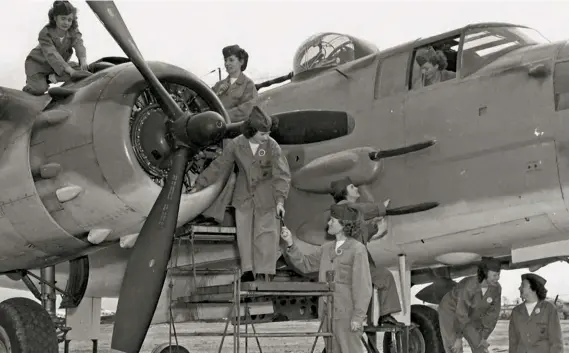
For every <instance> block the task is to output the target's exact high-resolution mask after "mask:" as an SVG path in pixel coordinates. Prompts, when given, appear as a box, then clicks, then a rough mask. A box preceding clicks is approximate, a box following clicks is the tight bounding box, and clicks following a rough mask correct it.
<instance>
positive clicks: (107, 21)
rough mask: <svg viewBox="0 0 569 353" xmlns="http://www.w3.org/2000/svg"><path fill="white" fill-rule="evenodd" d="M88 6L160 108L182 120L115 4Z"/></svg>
mask: <svg viewBox="0 0 569 353" xmlns="http://www.w3.org/2000/svg"><path fill="white" fill-rule="evenodd" d="M87 4H88V5H89V7H90V8H91V9H92V10H93V12H94V13H95V15H97V17H98V18H99V20H100V21H101V22H102V23H103V26H105V28H106V29H107V31H108V32H109V33H110V34H111V36H112V37H113V38H114V39H115V41H116V42H117V44H118V45H119V46H120V47H121V48H122V50H123V51H124V52H125V54H126V55H127V56H128V58H129V59H130V61H131V62H132V63H133V64H134V66H136V68H137V69H138V71H140V74H141V75H142V77H144V79H145V80H146V82H148V84H149V86H150V88H151V89H152V90H153V91H154V93H155V95H156V96H157V98H158V99H159V100H160V102H161V104H160V107H161V108H162V109H163V110H164V112H165V113H166V114H168V116H169V117H170V118H171V119H173V120H178V119H180V118H182V117H183V116H184V113H183V112H182V109H180V107H179V106H178V104H176V102H175V101H174V99H172V97H171V96H170V94H168V91H166V89H165V88H164V86H162V84H161V83H160V81H158V78H157V77H156V75H154V73H153V72H152V70H150V67H149V66H148V64H147V63H146V61H144V58H143V57H142V54H141V53H140V51H139V50H138V47H137V46H136V43H135V42H134V39H133V38H132V36H131V34H130V32H129V30H128V28H127V27H126V24H125V23H124V21H123V19H122V16H121V14H120V12H119V9H118V8H117V6H116V5H115V3H114V2H113V1H87Z"/></svg>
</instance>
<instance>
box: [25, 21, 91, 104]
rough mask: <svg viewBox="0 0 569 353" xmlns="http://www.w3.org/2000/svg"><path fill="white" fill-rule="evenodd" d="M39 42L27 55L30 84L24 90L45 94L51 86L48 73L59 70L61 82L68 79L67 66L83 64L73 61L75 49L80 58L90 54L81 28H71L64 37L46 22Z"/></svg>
mask: <svg viewBox="0 0 569 353" xmlns="http://www.w3.org/2000/svg"><path fill="white" fill-rule="evenodd" d="M38 42H39V44H38V45H37V46H36V47H35V48H34V49H32V50H31V51H30V53H29V54H28V56H27V57H26V62H25V71H26V86H25V87H24V89H23V90H24V91H25V92H28V93H31V94H35V95H41V94H43V93H45V91H47V89H48V88H49V83H48V81H47V80H48V76H49V75H50V74H52V73H55V75H56V78H57V80H58V82H61V81H66V80H68V79H69V75H68V74H67V73H66V72H65V69H66V68H69V67H71V68H73V69H78V68H79V65H78V64H77V63H74V62H69V59H70V58H71V55H73V49H75V54H76V55H77V58H85V57H86V56H87V53H86V49H85V46H84V45H83V39H82V35H81V32H80V31H79V30H78V29H76V30H69V31H67V33H66V34H65V36H64V37H63V38H62V39H61V38H60V37H59V36H58V35H57V34H56V29H55V28H51V27H48V26H45V27H44V28H43V29H42V30H41V31H40V33H39V36H38Z"/></svg>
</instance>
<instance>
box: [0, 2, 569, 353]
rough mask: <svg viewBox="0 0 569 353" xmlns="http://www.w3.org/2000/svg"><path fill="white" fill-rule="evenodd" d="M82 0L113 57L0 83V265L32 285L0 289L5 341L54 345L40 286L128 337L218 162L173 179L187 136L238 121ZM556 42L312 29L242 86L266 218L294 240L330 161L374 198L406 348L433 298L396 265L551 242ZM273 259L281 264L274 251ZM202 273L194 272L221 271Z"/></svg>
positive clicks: (454, 260) (315, 225)
mask: <svg viewBox="0 0 569 353" xmlns="http://www.w3.org/2000/svg"><path fill="white" fill-rule="evenodd" d="M88 4H89V6H90V7H91V9H92V10H93V11H94V12H95V14H96V15H97V16H98V17H99V19H100V21H101V22H102V23H103V25H104V26H105V27H106V29H107V30H108V32H109V33H110V34H111V35H112V37H113V38H114V39H115V41H116V42H117V43H118V44H119V45H120V47H121V48H122V50H123V51H124V52H125V54H126V55H127V57H128V58H121V57H113V58H103V59H101V60H99V61H97V62H94V63H93V64H91V65H90V71H91V72H93V75H91V76H90V77H87V78H84V79H81V80H79V81H76V82H71V83H66V84H64V85H63V86H61V87H52V88H50V90H49V91H48V94H46V95H43V96H39V97H34V96H30V95H28V94H27V93H24V92H21V91H17V90H14V89H9V88H1V89H0V112H1V119H0V121H1V126H2V128H1V132H2V134H1V137H0V143H1V146H2V156H1V161H0V185H2V186H3V193H2V195H0V210H1V214H0V230H1V234H2V235H1V236H0V239H1V240H2V245H3V246H2V247H1V249H0V271H1V272H2V273H3V274H5V275H6V276H5V279H3V280H2V282H1V283H0V284H1V285H2V286H5V287H13V288H29V289H30V290H31V291H32V293H34V295H36V297H38V298H39V299H41V301H42V304H43V305H40V304H38V303H37V302H35V301H32V300H28V299H25V298H12V299H8V300H6V301H4V302H2V303H1V304H0V327H1V328H2V330H0V347H1V348H4V349H5V350H6V351H10V350H11V351H12V352H19V353H32V352H33V353H35V352H40V351H42V352H48V353H50V352H57V351H58V341H59V340H60V339H58V338H60V337H64V336H59V337H58V332H57V331H56V328H57V329H60V330H61V331H63V332H64V333H65V332H67V331H68V330H69V327H66V326H65V323H61V322H59V321H58V320H57V319H56V317H55V314H54V313H55V300H54V296H55V293H56V290H57V291H59V292H60V294H62V297H63V301H62V304H61V307H63V308H67V309H76V308H78V307H79V306H80V305H81V304H82V303H83V302H85V300H86V299H87V298H100V297H118V298H119V302H118V307H117V313H116V321H115V325H114V330H113V337H112V342H111V348H112V349H113V350H114V351H117V352H128V353H132V352H138V351H139V350H140V347H141V345H142V343H143V341H144V338H145V335H146V332H147V330H148V327H149V325H150V324H151V321H152V319H153V317H155V316H156V314H157V312H155V311H156V308H157V306H158V308H160V305H159V304H160V301H161V300H164V297H166V296H165V295H164V293H165V292H166V290H165V287H166V286H165V280H166V274H167V269H168V267H169V264H168V263H169V261H171V258H172V257H173V256H172V254H173V251H174V252H176V251H182V250H183V249H186V248H187V247H188V246H187V244H186V245H183V246H182V245H179V244H177V243H176V244H175V239H176V238H177V236H176V234H178V233H180V232H182V231H181V229H182V230H183V229H184V227H186V225H188V224H191V221H193V220H194V219H195V218H196V217H197V216H198V215H200V214H201V213H202V212H203V211H204V210H205V209H206V208H207V207H208V206H209V205H210V204H211V203H212V202H213V201H214V200H215V198H216V197H217V195H219V193H220V192H221V190H222V188H223V187H224V185H225V183H226V182H231V178H232V176H231V175H230V174H228V175H225V176H224V177H223V178H220V179H219V180H218V181H216V183H215V184H213V185H210V186H209V187H208V188H205V189H203V190H201V191H199V192H193V193H192V192H190V191H191V183H192V180H193V178H195V175H196V174H199V172H200V171H201V170H203V168H205V167H206V166H207V163H208V160H207V158H210V157H207V156H208V154H207V153H205V152H211V151H212V150H213V152H215V151H214V150H215V148H217V146H220V143H221V141H222V140H223V139H224V138H229V137H231V136H235V135H236V134H238V131H239V124H238V123H231V121H230V118H229V116H228V114H227V112H226V110H225V109H224V107H223V106H222V104H221V102H220V101H219V99H218V98H217V97H216V96H215V94H214V92H213V91H211V89H210V88H209V87H208V86H207V85H206V84H205V83H204V82H202V81H201V80H199V79H198V78H197V77H196V76H194V75H193V74H191V73H189V72H187V71H186V70H183V69H181V68H178V67H175V66H172V65H169V64H166V63H162V62H146V61H145V60H144V59H143V57H142V54H141V53H140V52H139V50H138V48H137V46H136V44H135V42H134V39H133V38H132V37H131V35H130V33H129V31H128V29H127V27H126V25H125V24H124V22H123V20H122V18H121V16H120V13H119V11H118V9H117V8H116V6H115V5H114V3H113V2H106V1H105V2H103V1H89V2H88ZM425 47H432V48H433V49H436V50H440V51H441V52H443V53H444V55H445V57H446V59H447V60H446V62H447V67H446V68H444V67H441V65H439V69H445V70H447V71H450V72H453V73H454V75H453V76H454V77H453V78H452V79H449V80H446V81H443V82H437V83H431V84H429V85H426V84H425V82H426V81H425V79H424V78H425V77H426V75H427V74H428V72H426V70H425V67H424V65H423V67H421V66H419V64H418V62H417V60H415V54H416V52H417V50H418V49H421V48H425ZM568 58H569V46H568V45H567V43H566V42H558V43H550V42H549V41H547V40H546V39H545V38H543V37H542V36H541V35H540V34H539V33H538V32H537V31H535V30H533V29H530V28H527V27H524V26H518V25H512V24H506V23H486V24H476V25H469V26H466V27H463V28H459V29H456V30H453V31H450V32H447V33H444V34H440V35H438V36H435V37H431V38H426V39H419V40H416V41H412V42H409V43H405V44H402V45H400V46H397V47H394V48H390V49H386V50H382V51H379V50H378V49H377V48H376V47H375V46H373V45H372V44H370V43H368V42H366V41H364V40H362V39H359V38H356V37H353V36H350V35H343V34H337V33H321V34H317V35H314V36H312V37H310V38H308V39H307V40H306V42H305V43H303V44H302V45H301V46H300V47H299V49H298V52H297V53H296V54H295V57H294V67H293V74H292V75H285V76H283V80H289V81H290V82H288V83H286V84H284V85H282V86H280V87H278V88H274V89H269V90H267V91H266V92H263V93H262V94H261V95H260V99H259V101H260V104H261V105H262V106H263V107H264V108H265V109H266V110H267V111H268V112H269V113H271V114H273V115H275V116H279V118H280V123H279V130H278V131H277V132H276V133H275V134H274V138H275V139H276V140H277V141H278V142H279V143H280V144H281V145H282V147H283V150H284V151H285V153H286V155H287V158H288V161H289V164H290V167H291V170H292V172H293V179H292V186H293V187H292V188H291V191H290V195H289V198H288V200H287V203H286V205H285V206H286V209H287V213H286V218H285V220H284V222H285V224H286V225H287V227H288V228H290V229H291V231H292V232H293V235H294V237H295V238H296V241H297V244H299V246H300V247H301V248H302V249H305V250H306V251H310V250H311V249H314V248H316V247H317V246H319V245H320V244H322V243H323V242H324V241H326V240H327V238H326V232H325V218H326V215H327V214H326V212H327V211H326V210H327V209H328V208H329V206H330V205H331V203H332V202H333V200H332V198H331V196H330V195H329V194H328V192H329V191H330V190H329V185H330V182H331V181H332V180H334V179H338V178H342V177H345V176H349V177H350V178H351V179H352V180H353V181H354V183H355V184H356V185H357V186H359V187H360V188H361V190H362V193H365V194H367V197H368V198H370V199H373V200H375V201H377V202H386V200H387V199H389V202H390V206H389V207H388V210H387V213H386V217H385V219H384V221H385V222H384V225H385V232H384V233H382V235H380V236H378V237H376V238H375V240H374V241H372V242H370V243H369V245H368V248H369V250H370V253H371V254H372V256H373V258H374V260H375V262H376V264H378V265H385V266H388V267H390V268H392V269H393V271H395V272H396V273H399V276H398V279H399V281H398V286H399V289H400V294H401V300H402V302H403V304H404V305H403V312H402V317H403V320H404V322H405V323H406V324H414V326H413V327H414V328H412V329H411V331H410V333H411V338H410V341H411V344H410V350H409V351H410V352H413V353H415V352H420V353H422V352H429V353H430V352H439V351H441V341H440V335H439V334H438V332H437V327H438V326H437V312H436V311H435V310H434V309H432V308H431V307H429V306H426V305H411V304H410V298H409V297H410V290H411V286H412V285H417V284H431V285H430V286H428V287H427V288H425V289H424V290H423V291H421V292H420V293H419V294H418V297H419V298H420V299H423V300H425V301H427V302H430V303H434V304H436V303H437V302H438V300H440V298H441V296H442V295H443V294H444V293H446V291H448V289H449V288H450V287H451V286H452V285H453V284H454V282H453V280H452V278H456V277H460V276H465V275H470V274H473V273H475V269H476V265H477V262H478V261H479V259H480V257H481V256H494V257H497V258H500V259H501V260H502V263H503V266H504V268H523V267H529V266H531V267H532V268H534V269H535V268H538V267H539V266H545V265H547V264H548V263H551V262H553V261H558V260H565V259H566V257H567V256H568V255H569V238H568V236H567V234H568V233H567V231H568V230H569V208H568V206H569V202H568V201H567V200H566V199H565V196H564V195H565V194H566V193H567V188H568V187H569V159H568V157H569V144H568V142H567V140H566V138H568V137H569V124H567V123H566V121H565V120H566V119H567V116H566V115H567V112H566V111H565V110H567V108H568V107H569V98H568V97H569V59H568ZM432 66H434V65H432ZM431 73H432V72H431ZM565 80H568V84H566V82H565ZM277 81H279V80H277ZM269 84H270V83H269ZM262 86H266V85H263V84H261V85H260V86H259V87H262ZM212 154H213V155H214V156H215V153H212ZM211 158H215V157H211ZM211 158H210V159H211ZM434 206H437V207H434ZM433 207H434V208H433ZM220 228H221V227H220ZM182 233H183V232H182ZM212 238H215V236H213V235H212ZM206 240H207V239H206ZM117 243H118V244H117ZM192 245H195V246H194V248H193V251H192V255H195V258H194V257H193V256H192V262H191V267H192V268H193V269H195V268H213V267H217V268H224V267H229V266H231V265H234V264H235V263H236V262H237V261H238V254H237V251H236V247H235V242H234V241H233V240H231V241H229V242H225V243H219V242H218V243H215V242H207V241H204V242H203V243H196V244H192ZM182 248H183V249H182ZM186 255H187V254H186ZM67 263H69V267H67V266H66V264H67ZM56 265H57V266H56ZM186 265H188V263H186ZM279 268H284V269H288V270H292V272H290V271H289V272H285V273H293V274H289V275H285V276H284V277H295V276H296V277H299V276H300V275H299V274H294V270H295V269H294V268H293V267H291V266H290V265H288V264H286V262H284V263H283V262H281V263H280V264H279ZM38 269H39V270H40V271H39V275H38V274H37V273H38V272H37V270H38ZM56 275H57V276H59V278H57V282H59V283H61V282H63V283H65V282H66V283H67V284H66V287H65V289H61V288H60V287H58V286H57V285H56ZM305 277H306V276H305ZM308 277H310V274H309V275H308V276H307V277H306V278H308ZM303 278H304V277H303ZM202 279H203V281H201V280H200V281H199V283H201V284H194V286H199V285H202V286H203V285H204V283H206V284H207V285H211V284H226V283H230V281H231V278H229V277H222V276H213V277H208V278H205V277H204V278H202ZM281 280H287V279H286V278H281ZM37 281H39V282H40V283H41V287H42V289H41V292H40V290H38V289H37V287H36V285H35V282H37ZM191 289H192V290H193V289H195V287H194V288H191ZM184 290H185V291H187V290H188V288H185V289H184ZM273 304H274V305H272V306H273V310H274V311H275V312H276V313H277V314H278V313H281V314H282V313H285V314H286V315H285V316H286V317H287V318H288V319H289V320H293V319H296V318H307V317H314V313H315V312H316V310H313V309H314V308H310V310H300V309H304V308H303V307H302V305H306V304H303V303H302V301H299V302H297V303H293V302H286V300H285V303H284V304H283V303H281V302H279V303H277V302H274V303H273ZM314 305H315V304H314ZM314 305H313V306H314ZM215 309H216V308H212V307H209V308H206V307H202V308H200V311H199V313H198V314H196V313H195V312H194V313H193V314H192V315H193V316H192V318H193V319H208V318H211V317H213V316H215V315H216V314H215V313H214V311H215ZM54 322H55V325H54ZM71 332H73V327H71ZM389 344H390V336H389V335H386V338H384V345H389ZM178 348H179V349H180V351H182V350H181V349H182V348H180V347H178Z"/></svg>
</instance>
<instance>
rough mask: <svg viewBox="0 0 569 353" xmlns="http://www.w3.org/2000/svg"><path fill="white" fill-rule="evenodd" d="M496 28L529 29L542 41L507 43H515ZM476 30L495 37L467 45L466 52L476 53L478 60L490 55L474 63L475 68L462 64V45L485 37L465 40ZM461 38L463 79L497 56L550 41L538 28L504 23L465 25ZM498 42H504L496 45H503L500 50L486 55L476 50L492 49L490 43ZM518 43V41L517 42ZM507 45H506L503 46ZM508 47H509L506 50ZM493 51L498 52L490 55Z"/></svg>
mask: <svg viewBox="0 0 569 353" xmlns="http://www.w3.org/2000/svg"><path fill="white" fill-rule="evenodd" d="M497 29H502V30H504V29H520V30H529V31H531V32H534V34H536V35H537V36H539V37H540V38H541V39H543V41H538V40H534V41H533V42H535V43H532V41H531V40H530V41H528V42H527V43H525V44H520V45H517V44H512V45H509V43H515V42H511V41H509V40H507V37H504V36H501V35H500V33H499V31H497ZM478 32H486V34H487V35H486V36H485V37H490V36H493V37H495V38H496V40H494V41H489V42H487V43H483V44H480V45H477V46H468V48H467V49H466V50H467V53H471V52H474V53H475V55H477V56H478V57H479V58H480V60H484V57H485V56H490V57H491V58H490V59H488V60H485V62H484V63H483V64H482V63H481V64H479V65H476V66H477V67H475V69H472V68H469V67H468V66H469V65H467V67H465V66H464V54H465V49H464V45H466V44H467V43H472V42H473V41H476V40H480V39H483V38H485V37H483V36H480V38H479V39H474V40H471V41H469V42H466V39H467V36H469V35H472V34H477V33H478ZM463 38H464V40H463V41H462V45H463V46H462V48H461V49H460V61H461V64H462V65H461V67H462V68H463V70H461V74H460V78H461V79H464V78H467V77H469V76H471V75H473V74H475V73H476V72H478V71H480V70H481V69H483V68H484V67H486V66H488V65H490V64H492V63H493V62H494V61H496V60H498V59H499V58H501V57H503V56H504V55H507V54H508V53H510V52H512V51H514V50H518V49H521V48H524V47H527V46H529V45H536V44H543V43H550V41H549V39H547V38H546V37H545V36H543V35H542V34H541V33H540V32H539V31H538V30H536V29H533V28H531V27H526V26H516V25H505V24H495V25H488V26H478V27H466V28H465V29H464V31H463ZM535 38H537V37H533V38H531V39H535ZM500 42H504V43H502V44H498V46H501V47H503V49H502V50H499V51H496V50H493V51H492V52H490V53H488V54H487V55H484V56H479V53H478V51H482V50H492V49H495V48H496V46H494V45H492V43H495V44H496V43H500ZM518 44H519V43H518ZM505 45H507V46H505ZM472 48H481V49H480V50H476V49H472ZM508 48H510V49H509V50H508ZM495 53H499V55H495V56H494V57H492V54H495ZM465 68H467V69H468V70H464V69H465Z"/></svg>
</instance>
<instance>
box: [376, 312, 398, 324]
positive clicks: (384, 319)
mask: <svg viewBox="0 0 569 353" xmlns="http://www.w3.org/2000/svg"><path fill="white" fill-rule="evenodd" d="M377 325H378V326H385V325H387V326H401V325H403V323H401V322H399V321H397V320H396V319H395V318H394V317H393V316H391V314H388V315H383V316H381V317H380V318H379V320H378V322H377Z"/></svg>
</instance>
